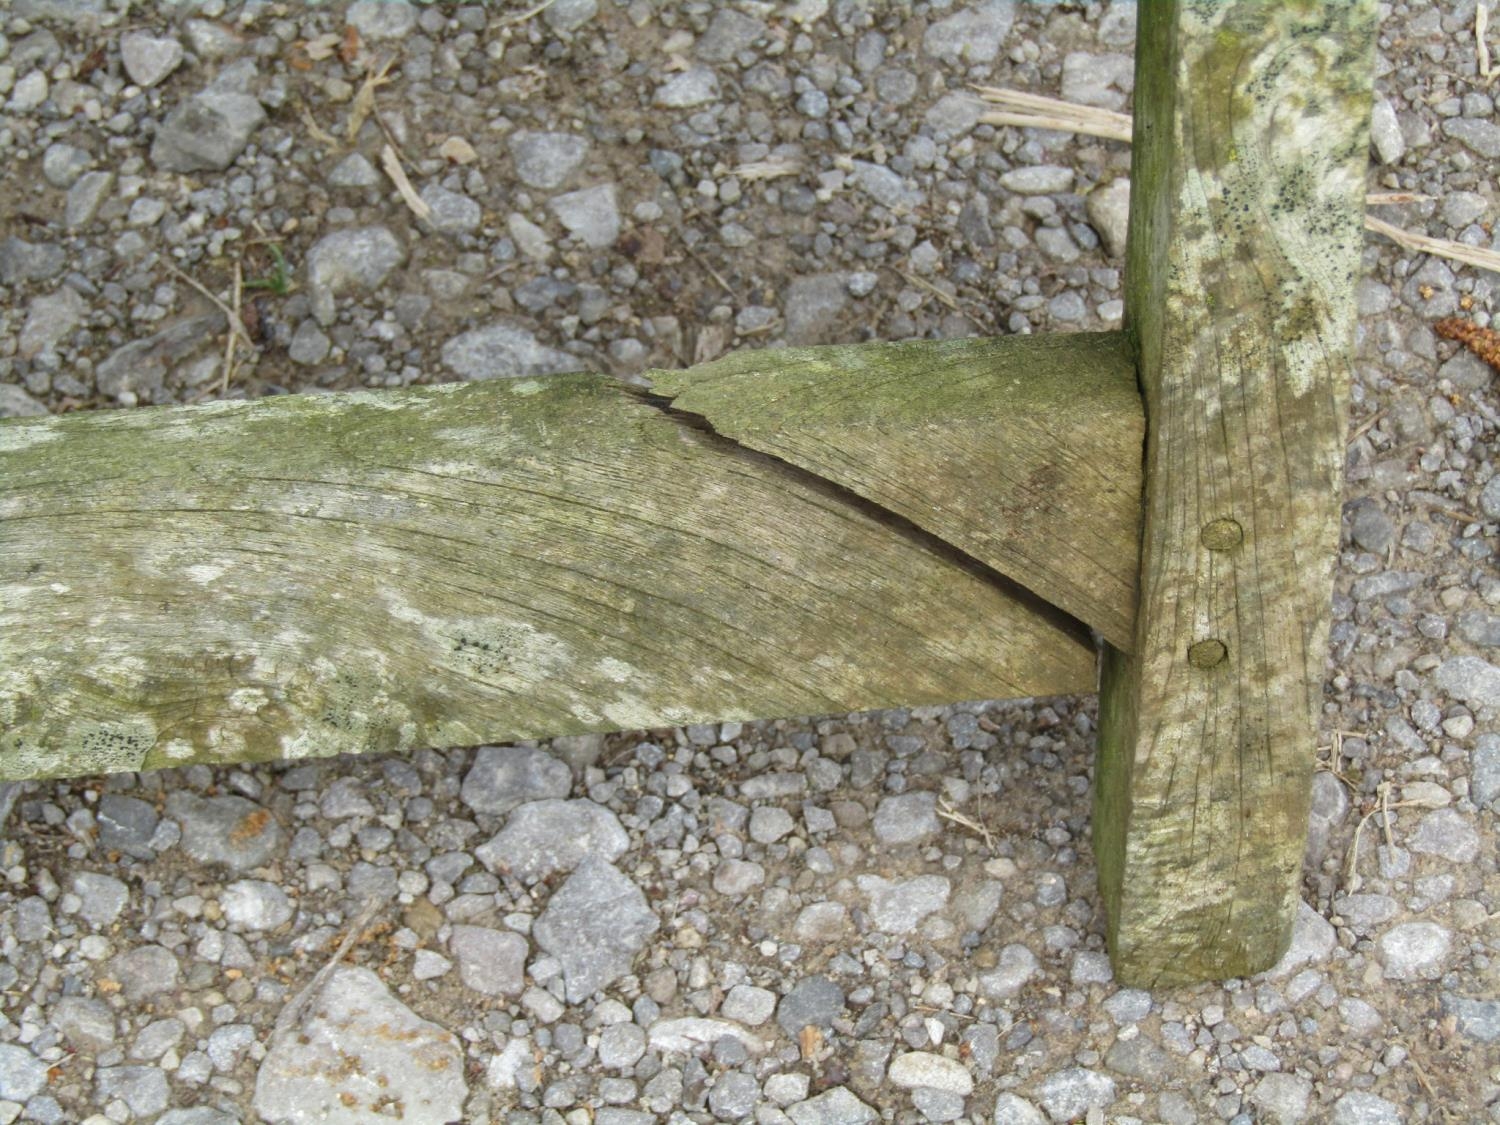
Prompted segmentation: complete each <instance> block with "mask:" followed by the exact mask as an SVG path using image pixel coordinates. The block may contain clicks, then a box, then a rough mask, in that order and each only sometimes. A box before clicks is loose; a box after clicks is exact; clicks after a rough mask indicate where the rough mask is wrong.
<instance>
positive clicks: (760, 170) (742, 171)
mask: <svg viewBox="0 0 1500 1125" xmlns="http://www.w3.org/2000/svg"><path fill="white" fill-rule="evenodd" d="M801 171H802V162H801V161H799V160H751V161H749V162H747V163H745V164H737V165H735V167H734V168H733V169H731V170H730V175H732V176H738V177H739V178H740V179H742V180H774V179H776V178H777V177H778V176H795V175H797V174H798V173H799V172H801Z"/></svg>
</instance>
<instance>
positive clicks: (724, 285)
mask: <svg viewBox="0 0 1500 1125" xmlns="http://www.w3.org/2000/svg"><path fill="white" fill-rule="evenodd" d="M677 240H678V241H679V242H681V243H682V248H683V249H684V250H686V251H687V253H688V257H689V258H691V259H693V261H695V262H697V263H698V265H699V266H701V267H702V268H703V270H704V271H705V272H706V273H707V274H708V276H709V277H711V278H713V279H714V280H715V281H717V282H718V283H719V288H721V289H722V290H724V292H726V293H728V294H729V295H730V296H731V297H733V298H734V299H735V300H736V301H737V302H739V303H740V304H744V303H745V302H744V298H742V297H741V296H740V295H739V294H738V293H737V292H735V288H734V286H732V285H730V284H729V282H727V281H725V280H724V278H723V276H722V275H721V274H720V273H719V271H718V270H716V269H714V268H713V266H711V265H710V264H709V263H708V261H707V260H706V259H705V258H704V257H703V256H702V255H701V254H699V253H698V251H696V250H694V249H693V248H692V247H691V246H689V245H688V243H687V239H686V238H684V237H683V236H682V232H681V231H678V233H677Z"/></svg>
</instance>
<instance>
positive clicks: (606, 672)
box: [594, 656, 640, 684]
mask: <svg viewBox="0 0 1500 1125" xmlns="http://www.w3.org/2000/svg"><path fill="white" fill-rule="evenodd" d="M594 667H595V668H597V669H598V670H599V673H600V675H602V676H604V677H606V678H607V679H609V680H612V681H614V682H615V683H617V684H624V683H629V682H630V680H631V679H632V678H634V677H635V676H638V675H640V673H639V672H638V671H637V670H636V669H635V667H634V666H633V665H630V664H627V663H625V661H623V660H616V659H615V658H614V657H613V656H606V657H605V658H604V659H603V660H601V661H599V663H597V664H596V665H594Z"/></svg>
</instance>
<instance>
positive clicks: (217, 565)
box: [184, 559, 234, 586]
mask: <svg viewBox="0 0 1500 1125" xmlns="http://www.w3.org/2000/svg"><path fill="white" fill-rule="evenodd" d="M233 565H234V564H233V563H232V562H230V561H229V560H228V559H215V560H214V561H213V562H211V563H194V564H192V565H191V566H189V567H187V568H186V570H185V571H184V573H185V574H186V575H187V576H188V580H189V581H191V582H196V583H197V584H198V585H199V586H207V585H208V584H209V583H210V582H213V581H214V580H216V579H218V578H222V577H223V576H224V574H225V573H226V572H227V571H228V570H229V568H230V567H232V566H233Z"/></svg>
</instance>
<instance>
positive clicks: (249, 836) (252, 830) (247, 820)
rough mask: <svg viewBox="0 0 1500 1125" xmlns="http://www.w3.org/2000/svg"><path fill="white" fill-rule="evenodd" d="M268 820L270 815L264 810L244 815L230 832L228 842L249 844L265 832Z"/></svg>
mask: <svg viewBox="0 0 1500 1125" xmlns="http://www.w3.org/2000/svg"><path fill="white" fill-rule="evenodd" d="M270 820H271V814H270V813H269V812H268V811H266V810H265V809H256V810H255V811H254V812H250V813H246V814H245V815H244V816H243V817H242V818H241V819H240V822H239V823H238V824H236V825H235V826H234V828H233V830H231V831H230V833H229V842H230V843H232V844H245V843H249V842H250V841H251V840H253V839H255V837H257V836H259V835H260V834H261V833H262V832H264V831H265V830H266V825H267V824H268V823H270Z"/></svg>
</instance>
